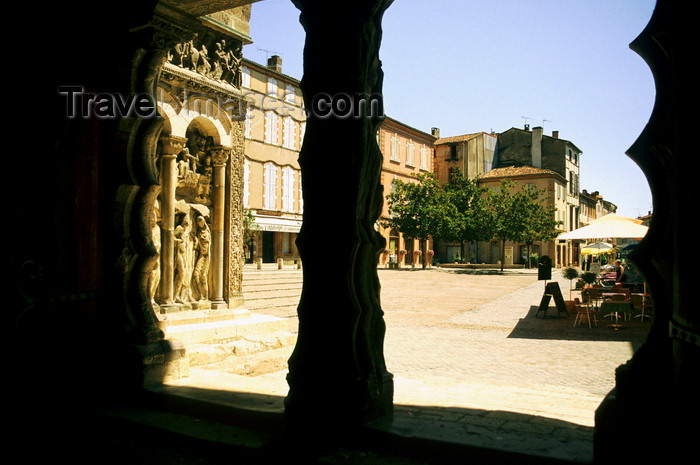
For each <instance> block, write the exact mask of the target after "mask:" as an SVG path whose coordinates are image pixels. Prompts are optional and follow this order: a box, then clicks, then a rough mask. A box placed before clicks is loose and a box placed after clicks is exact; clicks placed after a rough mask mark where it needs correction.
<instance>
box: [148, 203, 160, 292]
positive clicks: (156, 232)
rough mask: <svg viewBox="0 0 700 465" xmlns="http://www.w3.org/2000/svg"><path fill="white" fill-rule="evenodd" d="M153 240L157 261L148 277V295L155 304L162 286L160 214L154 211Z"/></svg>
mask: <svg viewBox="0 0 700 465" xmlns="http://www.w3.org/2000/svg"><path fill="white" fill-rule="evenodd" d="M151 240H152V241H153V246H154V247H155V249H156V261H155V264H154V265H153V269H152V270H151V272H150V274H149V276H148V294H149V297H150V298H151V303H155V299H156V292H157V290H158V285H159V284H160V245H161V242H160V226H158V214H157V213H156V211H155V210H154V211H153V215H152V224H151Z"/></svg>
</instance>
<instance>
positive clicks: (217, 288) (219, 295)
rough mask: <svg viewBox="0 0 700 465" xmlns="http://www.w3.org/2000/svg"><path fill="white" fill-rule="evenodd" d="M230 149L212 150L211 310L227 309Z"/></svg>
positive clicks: (218, 148) (219, 148)
mask: <svg viewBox="0 0 700 465" xmlns="http://www.w3.org/2000/svg"><path fill="white" fill-rule="evenodd" d="M229 151H230V149H227V148H225V147H217V148H214V149H212V151H211V155H212V162H213V167H214V175H213V176H214V191H213V195H212V200H213V204H214V210H213V212H212V218H211V223H212V224H211V261H212V264H211V270H212V273H213V276H212V292H211V297H210V300H211V308H214V309H218V308H226V307H227V304H226V301H225V300H224V223H225V219H226V210H225V201H226V161H227V160H228V156H229Z"/></svg>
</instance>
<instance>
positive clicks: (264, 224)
mask: <svg viewBox="0 0 700 465" xmlns="http://www.w3.org/2000/svg"><path fill="white" fill-rule="evenodd" d="M254 218H255V221H254V222H253V224H254V227H255V228H256V229H257V230H258V231H277V232H291V233H298V232H299V231H301V222H302V220H300V219H297V218H284V217H270V216H254Z"/></svg>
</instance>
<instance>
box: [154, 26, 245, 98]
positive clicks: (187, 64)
mask: <svg viewBox="0 0 700 465" xmlns="http://www.w3.org/2000/svg"><path fill="white" fill-rule="evenodd" d="M227 40H228V41H229V42H226V41H227ZM242 57H243V53H242V45H241V43H240V42H239V41H236V40H233V39H225V38H218V39H217V38H215V37H213V36H212V35H211V34H201V35H200V34H197V35H195V37H194V38H193V39H190V40H188V41H185V42H181V43H178V44H176V45H175V46H174V47H173V48H172V50H170V52H169V53H168V57H167V62H169V63H172V64H173V65H176V66H179V67H181V68H184V69H188V70H190V71H193V72H195V73H198V74H201V75H202V76H205V77H207V78H210V79H213V80H215V81H223V82H226V83H228V84H231V85H232V86H234V87H238V86H239V85H240V67H241V59H242Z"/></svg>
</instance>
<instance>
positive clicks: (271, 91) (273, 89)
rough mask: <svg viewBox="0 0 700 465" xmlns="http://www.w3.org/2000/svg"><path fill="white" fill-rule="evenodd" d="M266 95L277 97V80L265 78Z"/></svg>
mask: <svg viewBox="0 0 700 465" xmlns="http://www.w3.org/2000/svg"><path fill="white" fill-rule="evenodd" d="M267 95H272V96H275V97H276V96H277V79H275V78H267Z"/></svg>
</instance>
